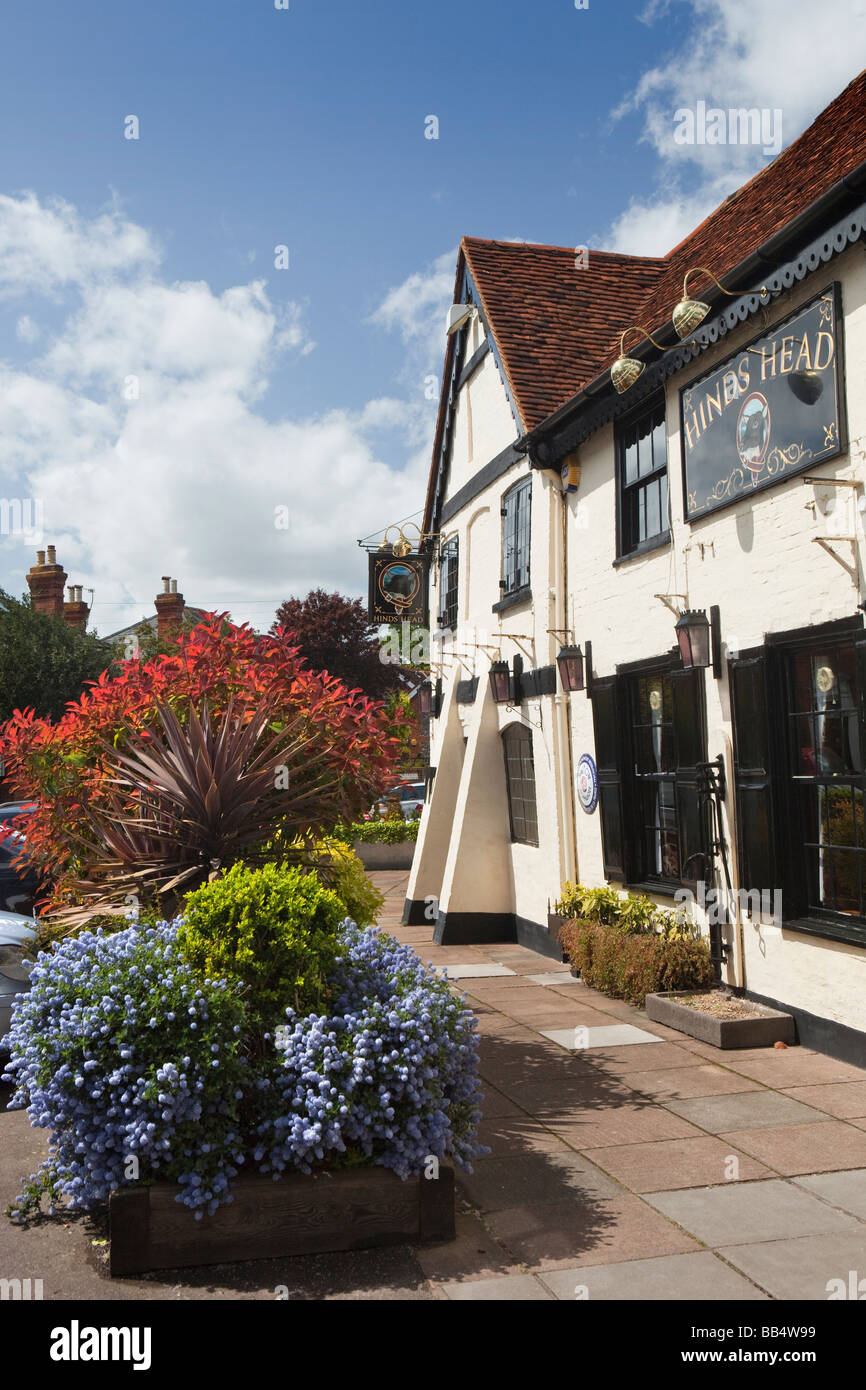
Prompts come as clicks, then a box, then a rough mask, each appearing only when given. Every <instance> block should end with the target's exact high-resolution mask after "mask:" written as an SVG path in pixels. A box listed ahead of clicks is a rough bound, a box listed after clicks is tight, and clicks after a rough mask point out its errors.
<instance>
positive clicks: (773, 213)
mask: <svg viewBox="0 0 866 1390" xmlns="http://www.w3.org/2000/svg"><path fill="white" fill-rule="evenodd" d="M864 158H866V69H864V70H863V72H861V73H860V75H859V77H855V78H854V80H853V82H850V83H849V84H848V86H847V87H846V88H845V90H844V91H843V92H841V93H840V95H839V96H838V97H836V99H835V101H833V102H831V103H830V105H829V106H828V107H827V108H826V109H825V110H824V111H822V112H821V114H820V116H818V117H817V119H816V120H815V121H813V123H812V125H811V126H809V128H808V129H807V130H805V131H804V132H803V134H802V135H801V136H799V138H798V139H796V140H795V141H794V142H793V144H791V145H789V146H788V148H787V149H786V150H783V151H782V153H781V154H780V155H778V156H777V158H776V159H774V160H773V162H772V164H768V165H767V166H766V168H764V169H761V170H760V172H759V173H757V174H755V176H754V178H752V179H750V180H749V182H748V183H745V184H743V186H742V188H739V189H737V191H736V193H732V194H731V196H730V197H729V198H727V199H726V200H725V202H723V203H722V204H721V205H720V206H719V207H717V208H716V210H715V212H712V213H710V215H709V217H707V218H705V220H704V221H703V222H702V223H701V224H700V226H698V227H696V228H695V230H694V231H693V232H691V233H690V234H689V235H688V236H687V237H686V238H685V240H684V241H681V242H680V244H679V245H678V246H675V247H674V249H673V250H672V251H671V252H669V254H668V255H667V256H666V257H665V258H664V262H663V264H664V265H665V267H666V269H665V273H664V274H663V275H661V276H660V277H659V278H658V279H656V281H655V282H654V283H653V286H652V289H651V291H650V292H649V293H648V294H647V295H646V296H645V298H644V299H643V301H642V302H641V303H640V304H639V305H638V309H637V319H636V322H638V323H640V324H642V325H643V327H645V328H648V329H649V330H650V332H651V333H655V332H656V331H657V330H658V329H660V328H661V327H663V325H664V324H665V323H667V322H669V321H670V316H671V309H672V308H673V306H674V304H675V303H676V302H677V300H679V299H680V298H681V297H682V289H683V276H684V275H685V273H686V271H687V270H689V269H690V268H691V267H692V266H706V267H707V269H709V270H711V271H712V272H713V274H714V275H715V276H716V277H717V279H719V280H721V281H722V284H724V277H725V274H726V273H727V272H728V271H730V270H733V269H734V268H735V267H736V266H737V265H738V264H739V263H740V262H741V261H744V260H745V259H746V257H747V256H748V255H749V253H750V252H752V251H756V250H757V248H758V247H759V246H761V245H762V244H763V243H764V242H765V241H768V240H769V239H770V237H772V236H774V235H775V234H776V233H777V232H780V231H781V230H782V229H783V228H784V227H785V226H787V225H788V223H790V222H792V221H793V220H794V218H795V217H796V216H797V215H798V214H799V213H801V212H803V210H804V209H805V208H807V207H808V206H809V204H810V203H814V202H815V201H816V200H817V199H818V198H820V197H821V195H822V194H823V193H826V192H827V191H828V190H829V189H830V188H832V187H833V185H834V184H835V183H838V182H839V180H840V179H842V178H844V177H845V175H846V174H850V173H852V172H853V170H854V169H856V168H857V166H858V165H860V164H862V163H863V160H864ZM754 283H755V284H756V285H757V284H758V283H759V279H758V280H756V281H755V282H754ZM726 288H727V287H726ZM736 288H746V287H745V286H737V287H736ZM712 289H713V286H712V282H711V281H708V280H707V279H706V278H705V277H702V276H698V275H695V276H692V277H690V278H689V295H690V296H693V297H694V296H697V297H698V298H703V297H704V291H707V290H709V291H710V292H711V291H712ZM716 293H718V292H717V291H716ZM620 322H621V323H622V325H623V327H626V326H627V325H628V323H629V320H628V319H627V318H625V317H622V316H621V318H620ZM620 331H621V330H620ZM635 341H637V340H635V339H633V340H632V342H633V343H634V342H635ZM618 348H619V342H618V338H617V339H616V345H615V346H614V339H613V338H611V339H610V341H609V343H608V351H607V352H606V353H604V354H603V355H602V356H601V357H599V359H598V360H597V362H596V364H595V366H596V369H595V371H594V373H593V375H598V373H599V372H602V371H604V370H605V369H606V368H607V367H609V366H610V364H611V362H612V361H613V360H614V358H615V357H616V356H617V354H618Z"/></svg>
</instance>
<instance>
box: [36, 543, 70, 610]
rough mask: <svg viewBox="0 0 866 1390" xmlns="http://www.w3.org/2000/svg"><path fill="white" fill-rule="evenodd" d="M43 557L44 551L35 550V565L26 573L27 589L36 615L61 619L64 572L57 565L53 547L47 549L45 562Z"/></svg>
mask: <svg viewBox="0 0 866 1390" xmlns="http://www.w3.org/2000/svg"><path fill="white" fill-rule="evenodd" d="M45 555H46V552H45V551H44V550H37V552H36V564H35V565H32V566H31V567H30V569H29V570H28V571H27V587H28V588H29V590H30V598H31V600H32V603H33V607H34V609H35V610H36V612H37V613H45V614H47V616H48V617H49V618H62V617H63V586H64V584H65V583H66V579H67V575H66V571H65V570H64V568H63V566H62V565H58V563H57V555H56V554H55V550H54V546H53V545H49V547H48V559H47V561H46V558H45Z"/></svg>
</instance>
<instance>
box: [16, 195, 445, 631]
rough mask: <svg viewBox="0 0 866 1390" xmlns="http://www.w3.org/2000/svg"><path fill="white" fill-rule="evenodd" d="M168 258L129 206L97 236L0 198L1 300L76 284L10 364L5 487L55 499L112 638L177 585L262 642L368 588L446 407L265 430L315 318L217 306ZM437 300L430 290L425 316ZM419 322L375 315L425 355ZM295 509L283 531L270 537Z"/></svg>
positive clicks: (257, 294) (59, 531)
mask: <svg viewBox="0 0 866 1390" xmlns="http://www.w3.org/2000/svg"><path fill="white" fill-rule="evenodd" d="M91 238H92V244H91ZM154 245H155V243H154V241H153V239H152V238H151V236H150V234H149V233H148V232H146V231H145V230H144V229H142V228H140V227H136V226H134V225H133V224H132V223H129V222H128V221H126V220H125V218H124V217H123V216H122V215H121V213H120V212H119V211H117V210H112V211H111V212H109V213H107V214H101V215H100V216H99V217H97V218H94V219H91V220H89V221H88V219H87V218H85V217H83V216H82V215H81V214H80V213H79V212H78V211H77V210H76V209H75V208H73V207H71V206H70V205H68V204H65V203H63V204H60V203H58V202H50V203H47V204H40V203H39V202H38V200H37V199H35V197H34V196H33V195H32V194H26V195H24V196H23V197H22V198H20V199H12V198H5V199H2V200H0V287H2V288H3V289H4V290H5V292H6V293H7V294H9V295H10V296H12V295H15V294H17V293H18V291H19V289H21V288H26V289H27V290H28V291H29V292H30V293H31V294H33V293H34V292H36V293H41V294H42V295H43V296H48V297H54V296H55V295H56V294H57V291H58V289H59V288H62V289H63V290H64V291H65V293H66V294H67V296H68V298H69V300H70V303H69V305H68V306H64V313H65V318H64V319H63V320H62V322H61V324H60V327H59V329H58V331H57V334H56V336H54V337H53V338H52V340H51V343H50V345H49V346H48V347H47V349H46V350H45V351H44V352H43V353H42V354H41V355H34V356H33V357H32V358H31V360H30V361H28V362H26V363H24V364H21V363H19V364H18V365H17V366H16V367H14V368H13V367H12V366H11V365H10V364H9V363H2V362H0V451H2V456H3V458H4V461H5V465H6V472H7V480H6V482H5V483H4V488H5V490H6V491H7V493H8V494H9V495H14V494H15V493H16V491H17V494H18V495H19V496H22V497H23V496H25V495H26V496H31V497H33V498H39V499H41V500H42V503H43V508H44V539H45V542H46V543H55V544H56V546H57V554H58V559H59V560H60V561H61V563H62V564H63V565H64V567H65V568H66V570H67V572H68V574H69V577H70V582H74V583H80V584H82V585H84V586H85V588H93V589H94V590H95V607H94V611H93V617H92V622H93V623H95V625H96V626H97V627H98V629H99V630H100V631H101V632H103V633H105V632H110V631H112V630H115V629H117V628H119V627H122V626H124V625H125V624H127V623H129V622H132V621H135V620H136V619H137V618H139V617H140V616H142V615H143V614H144V613H146V612H152V611H153V602H152V600H153V596H154V595H155V593H156V592H157V590H158V588H159V587H160V585H159V580H160V576H161V575H163V574H172V575H174V576H176V577H177V579H178V580H179V587H180V588H181V589H182V591H183V593H184V595H185V597H186V599H187V601H188V602H190V603H193V604H196V605H197V606H201V607H205V608H211V607H214V608H217V607H218V608H230V609H231V611H232V614H233V616H234V617H235V618H236V619H243V618H249V619H250V620H252V621H253V622H255V623H257V624H258V625H261V626H263V627H266V626H268V625H269V624H270V622H271V621H272V618H273V614H274V611H275V609H276V607H277V605H278V603H279V602H280V601H281V600H282V599H284V598H287V597H288V596H289V595H290V594H305V593H306V592H307V591H308V590H309V589H310V588H313V587H317V586H319V585H323V586H324V587H326V588H339V589H342V590H343V591H344V592H345V591H348V592H358V591H359V590H361V589H362V588H363V586H364V583H365V571H364V557H363V555H362V553H361V552H359V550H358V548H357V546H356V544H355V542H356V539H357V538H358V537H359V536H361V535H362V534H364V533H365V532H368V531H371V530H372V529H374V528H375V527H377V526H381V525H382V524H384V523H387V522H388V521H390V520H392V519H399V518H401V517H404V516H407V515H409V514H411V513H414V512H415V511H417V510H418V508H419V507H421V506H422V505H423V500H424V490H425V484H426V470H427V465H428V461H429V447H430V438H431V433H432V420H433V410H434V405H433V404H432V403H431V402H429V401H425V400H424V399H423V395H422V393H420V392H419V393H418V399H416V400H413V399H410V400H401V399H398V398H397V397H390V396H389V397H382V398H379V399H376V400H371V401H369V402H368V403H367V404H366V405H365V406H364V407H363V408H361V409H358V410H353V411H350V410H340V409H336V410H333V411H330V412H328V413H327V414H325V415H321V416H309V417H307V418H296V419H279V420H276V421H273V420H269V419H267V418H265V416H264V415H263V414H262V413H261V412H260V410H259V409H258V408H257V405H258V402H259V401H260V399H261V397H262V394H263V393H264V391H265V390H266V389H267V386H268V383H269V379H270V376H271V374H272V372H273V370H274V368H275V366H276V365H277V364H278V363H279V362H280V361H281V360H282V358H283V357H284V356H285V355H286V354H291V353H294V354H303V353H306V352H309V351H310V350H311V349H312V347H313V346H314V344H313V342H312V340H311V338H310V336H309V333H308V330H307V328H306V322H305V320H306V312H305V308H304V306H301V305H297V304H289V305H287V306H280V305H278V304H277V303H276V302H275V301H274V300H273V299H272V298H271V295H270V293H269V289H268V286H267V284H266V282H265V281H264V280H260V279H259V280H254V281H251V282H250V283H248V284H244V285H235V286H232V287H231V288H229V289H227V290H225V291H223V292H222V293H221V294H217V293H214V291H213V290H212V289H211V288H210V287H209V286H208V285H207V284H205V283H204V282H200V281H195V282H184V283H175V284H169V283H167V282H165V281H164V280H162V279H160V277H159V265H158V260H157V259H156V254H155V252H153V247H154ZM4 246H5V247H7V248H11V249H12V256H13V260H16V258H17V265H18V267H19V275H20V279H17V278H16V276H15V275H14V274H12V273H11V272H10V270H9V267H8V265H7V264H5V263H4V261H3V252H2V248H3V247H4ZM16 247H17V248H19V249H18V250H17V251H16V250H15V248H16ZM25 247H26V248H27V250H26V254H25ZM58 248H65V250H64V251H63V254H62V255H60V252H59V250H58ZM58 257H59V259H58ZM444 259H445V258H443V260H444ZM449 260H450V262H451V270H452V275H453V258H449ZM435 264H436V265H437V266H438V265H439V262H436V263H435ZM441 273H442V272H440V274H441ZM422 278H423V277H422ZM400 288H401V289H402V288H403V287H400ZM73 296H74V298H73ZM448 296H450V286H449V289H448ZM422 298H424V296H423V295H422ZM434 302H435V293H434V292H433V290H432V289H431V290H430V291H429V292H428V294H427V296H426V300H425V303H426V312H428V313H430V314H432V306H433V304H434ZM449 302H450V299H449ZM415 307H416V310H417V313H418V317H417V322H418V324H419V327H418V328H417V331H416V330H415V329H414V328H413V326H412V325H413V320H412V315H411V313H410V309H409V305H408V303H407V302H406V301H405V298H402V297H401V295H400V290H398V291H395V292H394V293H393V294H390V295H388V296H387V297H386V299H385V303H384V305H383V308H382V314H381V318H380V317H379V315H378V314H376V315H374V319H375V320H376V322H377V323H381V325H382V326H383V327H386V328H392V329H393V328H398V329H399V331H401V333H405V334H406V335H408V337H409V338H410V339H412V341H413V343H414V342H416V341H417V343H418V344H419V345H420V344H421V343H422V342H423V341H425V337H424V335H425V331H426V330H425V329H423V328H421V327H420V324H421V323H422V321H423V319H424V313H425V310H424V308H423V307H420V308H419V306H417V305H416V306H415ZM442 316H443V317H444V308H443V309H442ZM19 338H20V339H21V340H22V341H24V342H27V341H28V339H27V337H26V335H23V334H22V333H21V332H20V331H19ZM443 339H444V334H442V335H441V337H440V349H439V350H440V356H441V344H442V340H443ZM404 341H406V338H405V337H404ZM383 431H388V432H391V433H392V434H393V433H395V432H396V434H397V437H398V439H399V440H400V441H401V442H402V444H403V446H404V448H405V451H406V454H407V462H406V465H405V467H402V468H399V467H391V466H389V465H388V464H386V463H385V462H383V461H382V459H381V458H380V457H379V456H378V455H377V452H376V435H377V432H383ZM282 507H285V508H287V509H288V512H289V518H290V524H289V527H288V529H287V530H286V529H283V528H280V527H278V526H277V525H275V518H276V516H277V514H278V513H277V509H278V508H282ZM0 555H2V558H3V560H4V561H5V566H4V568H5V571H6V576H5V578H4V579H3V581H2V583H3V587H5V588H9V589H12V590H13V592H20V591H21V590H22V589H23V588H24V572H25V571H26V569H27V568H28V567H29V565H30V564H31V563H32V560H33V556H32V554H31V553H30V549H29V547H27V546H25V545H24V543H23V541H22V539H21V538H20V537H15V536H10V537H2V538H0Z"/></svg>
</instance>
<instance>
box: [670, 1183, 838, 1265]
mask: <svg viewBox="0 0 866 1390" xmlns="http://www.w3.org/2000/svg"><path fill="white" fill-rule="evenodd" d="M643 1200H644V1201H646V1202H648V1203H649V1204H650V1206H653V1207H655V1208H656V1210H657V1211H660V1212H663V1213H664V1214H665V1215H666V1216H669V1217H670V1219H671V1220H672V1221H675V1222H676V1223H677V1225H678V1226H682V1227H683V1229H684V1230H686V1231H689V1232H690V1233H691V1234H692V1235H694V1236H696V1237H697V1239H698V1240H700V1241H703V1243H704V1244H705V1245H710V1246H712V1247H713V1248H718V1247H720V1246H723V1245H724V1246H729V1245H731V1244H732V1240H731V1237H732V1235H733V1234H734V1233H736V1234H737V1235H738V1236H739V1237H740V1240H741V1241H742V1243H744V1244H745V1243H747V1242H748V1243H754V1242H755V1241H780V1240H785V1239H790V1238H792V1237H799V1236H812V1235H831V1234H834V1233H835V1234H836V1235H848V1234H850V1233H852V1232H855V1231H856V1230H857V1229H858V1223H857V1222H856V1221H855V1219H854V1217H853V1216H849V1215H848V1214H847V1213H845V1212H840V1211H835V1210H834V1209H833V1208H832V1207H829V1206H827V1204H826V1202H822V1201H820V1200H819V1199H818V1198H817V1197H815V1196H814V1195H813V1194H812V1193H810V1192H804V1191H803V1189H802V1188H799V1187H795V1186H794V1185H793V1184H792V1183H789V1182H785V1180H784V1179H783V1178H769V1179H767V1180H766V1181H764V1182H746V1183H739V1182H731V1183H728V1184H727V1185H726V1186H724V1187H704V1188H691V1189H689V1190H688V1191H678V1192H656V1193H652V1194H647V1196H645V1197H644V1199H643Z"/></svg>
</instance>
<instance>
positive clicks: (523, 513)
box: [499, 474, 532, 599]
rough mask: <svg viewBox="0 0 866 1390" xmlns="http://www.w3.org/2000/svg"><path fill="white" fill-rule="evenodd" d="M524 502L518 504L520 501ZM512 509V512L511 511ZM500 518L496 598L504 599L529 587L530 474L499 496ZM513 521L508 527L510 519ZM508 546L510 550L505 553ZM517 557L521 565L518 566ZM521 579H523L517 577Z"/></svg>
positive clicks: (530, 549) (530, 557) (530, 531)
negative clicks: (500, 534)
mask: <svg viewBox="0 0 866 1390" xmlns="http://www.w3.org/2000/svg"><path fill="white" fill-rule="evenodd" d="M524 497H525V499H526V501H525V503H524V504H521V498H524ZM512 507H513V509H514V510H513V512H512V510H511V509H512ZM499 510H500V515H501V517H502V539H501V577H500V580H499V597H500V599H506V598H509V597H511V595H512V594H520V593H524V592H525V591H526V590H528V589H529V587H530V576H531V559H532V474H529V476H528V477H525V478H521V479H520V480H519V482H516V483H514V484H513V486H512V487H510V488H509V489H508V491H507V492H504V493H503V494H502V500H501V503H500V509H499ZM512 515H514V517H515V519H514V522H513V525H510V522H511V517H512ZM509 545H510V546H511V547H512V548H511V550H509ZM521 557H522V558H523V559H524V561H525V563H523V564H520V563H519V561H520V559H521ZM521 576H523V577H522V578H521Z"/></svg>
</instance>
